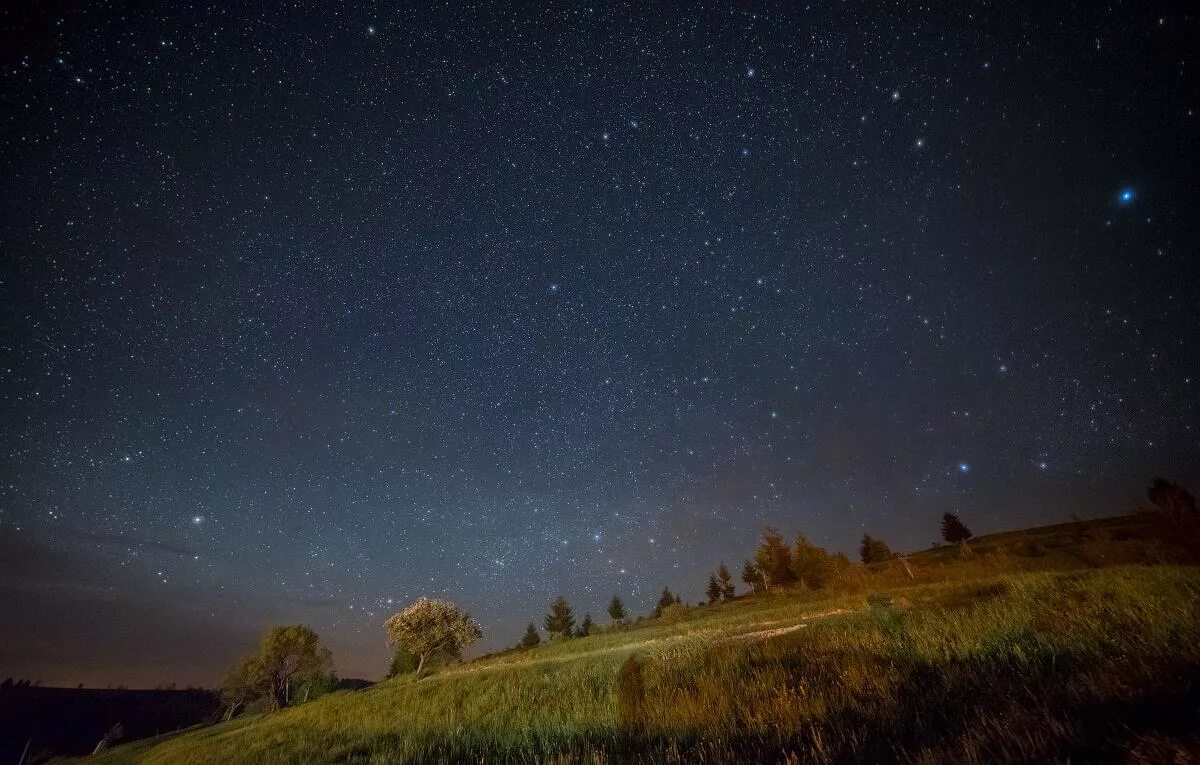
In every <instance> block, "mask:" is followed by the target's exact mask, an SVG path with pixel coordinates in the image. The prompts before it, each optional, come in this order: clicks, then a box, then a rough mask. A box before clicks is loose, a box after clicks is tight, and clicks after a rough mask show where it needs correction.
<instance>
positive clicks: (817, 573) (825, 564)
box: [792, 534, 833, 590]
mask: <svg viewBox="0 0 1200 765" xmlns="http://www.w3.org/2000/svg"><path fill="white" fill-rule="evenodd" d="M793 546H794V548H795V549H794V550H793V551H792V575H793V576H795V578H796V580H797V581H800V582H802V583H803V584H804V586H806V587H810V588H812V589H814V590H819V589H821V588H822V587H824V586H825V585H826V584H828V583H829V579H830V578H831V577H832V576H833V562H832V561H831V560H830V558H829V553H828V552H826V551H825V550H824V548H821V547H817V546H816V545H814V544H813V543H812V542H809V541H808V538H807V537H805V536H804V535H803V534H797V535H796V542H795V544H794V545H793Z"/></svg>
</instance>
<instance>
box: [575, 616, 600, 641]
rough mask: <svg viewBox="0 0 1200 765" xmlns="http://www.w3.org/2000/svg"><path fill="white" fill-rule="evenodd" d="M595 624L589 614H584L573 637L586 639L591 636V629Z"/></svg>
mask: <svg viewBox="0 0 1200 765" xmlns="http://www.w3.org/2000/svg"><path fill="white" fill-rule="evenodd" d="M595 626H596V624H595V622H593V621H592V615H591V614H584V615H583V621H582V622H581V623H580V625H579V629H578V630H576V631H575V637H587V636H588V635H590V634H592V628H593V627H595Z"/></svg>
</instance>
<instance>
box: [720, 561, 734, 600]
mask: <svg viewBox="0 0 1200 765" xmlns="http://www.w3.org/2000/svg"><path fill="white" fill-rule="evenodd" d="M717 580H718V581H719V582H720V583H721V599H722V600H733V596H734V595H735V593H734V590H733V577H732V576H730V575H729V569H727V568H726V567H725V564H724V563H722V564H721V565H720V566H718V567H717Z"/></svg>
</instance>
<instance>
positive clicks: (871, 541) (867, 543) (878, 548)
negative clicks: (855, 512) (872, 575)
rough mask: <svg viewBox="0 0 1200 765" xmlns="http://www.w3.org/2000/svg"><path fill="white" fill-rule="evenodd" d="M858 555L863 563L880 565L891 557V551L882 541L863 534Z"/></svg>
mask: <svg viewBox="0 0 1200 765" xmlns="http://www.w3.org/2000/svg"><path fill="white" fill-rule="evenodd" d="M858 554H859V556H860V557H861V558H862V562H863V563H881V562H883V561H885V560H887V559H889V558H891V557H892V550H891V548H889V547H888V546H887V543H886V542H884V541H883V540H882V539H876V538H874V537H872V536H871V535H870V534H863V538H862V544H861V545H860V546H859V548H858Z"/></svg>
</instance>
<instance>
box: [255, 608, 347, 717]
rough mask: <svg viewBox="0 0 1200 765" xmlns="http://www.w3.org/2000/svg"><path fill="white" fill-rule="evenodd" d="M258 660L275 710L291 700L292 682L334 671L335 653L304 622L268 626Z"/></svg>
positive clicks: (268, 701) (268, 696) (304, 680)
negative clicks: (282, 625) (269, 627)
mask: <svg viewBox="0 0 1200 765" xmlns="http://www.w3.org/2000/svg"><path fill="white" fill-rule="evenodd" d="M258 661H259V662H261V665H262V676H263V680H264V683H265V686H266V693H267V703H268V704H269V706H270V708H271V709H273V710H275V709H279V708H280V707H283V706H286V705H287V704H290V703H291V700H292V687H293V685H295V684H297V683H300V682H309V681H311V680H312V679H314V678H316V677H319V676H321V675H327V674H329V673H331V672H332V671H333V655H332V654H331V653H330V652H329V649H328V648H325V647H323V646H322V645H321V639H320V638H319V637H317V633H315V632H313V631H312V629H310V628H309V627H305V626H304V625H303V624H292V625H288V626H284V627H272V628H271V629H269V630H267V631H266V633H265V634H264V635H263V637H262V642H261V643H260V644H259V648H258Z"/></svg>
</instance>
